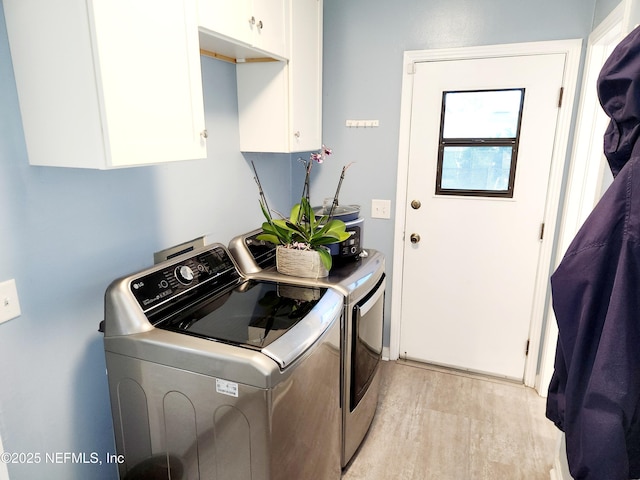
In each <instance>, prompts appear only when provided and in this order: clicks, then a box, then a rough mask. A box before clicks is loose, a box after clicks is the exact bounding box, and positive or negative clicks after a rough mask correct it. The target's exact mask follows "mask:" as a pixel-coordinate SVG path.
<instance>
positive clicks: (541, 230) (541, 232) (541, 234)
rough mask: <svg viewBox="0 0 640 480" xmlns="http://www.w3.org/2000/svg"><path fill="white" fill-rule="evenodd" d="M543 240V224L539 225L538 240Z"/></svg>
mask: <svg viewBox="0 0 640 480" xmlns="http://www.w3.org/2000/svg"><path fill="white" fill-rule="evenodd" d="M543 238H544V222H542V223H541V224H540V240H542V239H543Z"/></svg>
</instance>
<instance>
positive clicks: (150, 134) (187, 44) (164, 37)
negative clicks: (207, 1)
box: [90, 0, 206, 167]
mask: <svg viewBox="0 0 640 480" xmlns="http://www.w3.org/2000/svg"><path fill="white" fill-rule="evenodd" d="M90 15H92V17H93V18H92V20H93V25H94V38H93V41H94V42H95V44H94V52H95V53H94V61H95V62H96V69H97V70H98V71H99V74H98V75H97V78H98V79H99V82H100V84H99V85H98V90H99V97H102V107H103V109H102V112H101V114H102V119H103V124H104V126H105V127H106V128H104V131H105V135H106V137H107V138H106V139H105V140H106V141H105V145H106V149H107V159H108V161H109V159H110V165H108V167H119V166H127V165H141V164H149V163H159V162H165V161H171V160H186V159H194V158H205V157H206V143H205V140H204V138H203V137H204V135H202V133H203V131H204V128H205V127H204V107H203V97H202V79H201V74H200V56H199V46H198V29H197V19H196V4H195V0H164V1H162V2H157V1H155V0H137V1H136V2H131V1H129V0H110V1H108V2H104V1H97V0H94V1H93V3H92V8H91V9H90ZM100 93H101V95H100Z"/></svg>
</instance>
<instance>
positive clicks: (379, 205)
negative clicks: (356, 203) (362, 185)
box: [371, 200, 391, 218]
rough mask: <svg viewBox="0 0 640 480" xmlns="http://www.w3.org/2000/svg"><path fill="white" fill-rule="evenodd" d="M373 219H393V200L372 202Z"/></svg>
mask: <svg viewBox="0 0 640 480" xmlns="http://www.w3.org/2000/svg"><path fill="white" fill-rule="evenodd" d="M371 218H391V200H371Z"/></svg>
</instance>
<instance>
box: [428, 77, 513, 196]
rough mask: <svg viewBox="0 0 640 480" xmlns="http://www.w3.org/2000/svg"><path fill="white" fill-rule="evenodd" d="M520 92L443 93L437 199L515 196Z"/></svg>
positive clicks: (476, 91) (479, 91)
mask: <svg viewBox="0 0 640 480" xmlns="http://www.w3.org/2000/svg"><path fill="white" fill-rule="evenodd" d="M523 104H524V88H517V89H506V90H474V91H449V92H443V94H442V115H441V122H440V143H439V150H438V170H437V176H436V194H437V195H473V196H479V197H507V198H512V197H513V186H514V182H515V174H516V159H517V153H518V142H519V134H520V122H521V119H522V106H523Z"/></svg>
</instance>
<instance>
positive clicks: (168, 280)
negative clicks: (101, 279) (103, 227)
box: [104, 244, 344, 480]
mask: <svg viewBox="0 0 640 480" xmlns="http://www.w3.org/2000/svg"><path fill="white" fill-rule="evenodd" d="M183 267H188V269H185V268H183ZM249 281H250V280H247V279H246V278H245V277H243V276H242V275H241V274H240V273H239V272H238V271H237V267H236V266H235V263H234V262H233V260H232V259H231V257H230V255H229V253H228V251H227V250H226V248H225V247H224V246H222V245H219V244H215V245H213V246H208V247H206V248H204V249H201V250H197V251H195V252H190V253H188V254H185V255H181V256H178V257H176V258H175V259H172V260H171V261H167V262H163V263H161V264H159V265H156V266H154V267H152V268H149V269H147V270H144V271H142V272H139V273H137V274H133V275H130V276H127V277H124V278H122V279H119V280H116V281H114V282H113V283H112V284H111V286H110V287H109V289H108V290H107V292H106V295H105V321H104V334H105V338H104V346H105V357H106V362H107V372H108V380H109V392H110V397H111V406H112V415H113V421H114V432H115V441H116V448H117V452H118V453H119V454H122V455H124V458H125V462H124V463H123V464H121V465H119V473H120V475H121V478H125V477H126V476H127V475H134V474H135V473H136V472H139V471H140V470H145V471H148V470H149V469H153V471H154V472H155V471H157V472H161V474H160V476H158V477H157V478H162V479H165V478H166V479H167V480H168V479H169V478H175V477H176V476H178V478H182V477H180V475H182V476H183V477H184V478H237V479H241V480H288V479H291V478H318V479H323V480H338V479H339V478H340V473H341V469H340V464H341V440H340V438H341V437H340V435H341V410H340V407H339V406H340V401H341V397H340V369H341V361H342V360H341V355H340V342H341V323H342V320H341V319H342V315H343V305H344V298H343V295H342V294H341V293H340V292H338V291H337V290H335V289H326V290H323V294H322V295H319V294H318V293H319V289H317V288H302V289H301V288H300V287H299V286H295V285H290V284H287V285H284V284H283V285H280V284H277V288H278V294H279V295H280V294H281V295H283V296H286V295H300V294H301V292H302V295H303V298H298V300H300V302H301V304H304V302H308V301H310V300H311V301H313V302H314V303H313V308H311V310H310V311H309V312H307V314H306V315H305V316H304V317H303V318H301V319H299V320H298V321H297V322H296V323H295V324H294V325H293V326H291V327H290V328H289V329H288V330H286V332H284V333H283V334H282V335H279V336H278V338H276V339H275V340H273V341H272V342H271V343H270V344H268V345H266V346H265V347H262V348H249V346H247V345H245V346H241V345H238V344H234V343H232V342H224V341H217V340H214V339H213V338H210V337H208V336H207V335H194V334H189V333H185V332H181V331H179V329H178V330H177V331H176V330H175V329H174V330H168V329H162V328H157V327H156V326H155V325H154V323H155V322H157V321H159V319H163V318H164V319H170V318H171V317H172V315H174V314H177V312H180V311H184V310H185V309H186V310H188V309H189V308H191V306H192V305H194V303H195V304H197V303H199V302H202V303H207V302H212V305H211V307H212V308H214V307H215V306H214V305H213V304H215V302H216V295H222V296H224V295H226V294H227V293H228V292H227V290H228V288H229V287H231V288H232V289H237V290H242V288H243V287H244V286H246V285H247V282H249ZM251 281H252V282H254V283H255V284H259V283H260V282H258V281H256V280H251ZM221 292H222V293H221ZM242 295H243V294H242V293H241V292H239V296H238V298H244V297H242ZM247 298H249V297H247ZM271 300H273V298H271ZM253 301H254V302H256V300H255V299H254V300H253ZM254 306H255V305H254ZM262 308H263V306H260V309H258V310H261V309H262ZM214 309H215V308H214ZM250 309H251V307H250V306H248V307H247V310H250ZM261 311H262V310H261ZM274 321H275V320H274ZM187 324H188V322H187ZM243 328H246V327H243ZM250 328H253V327H250ZM301 459H302V461H301ZM154 478H156V477H154Z"/></svg>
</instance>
